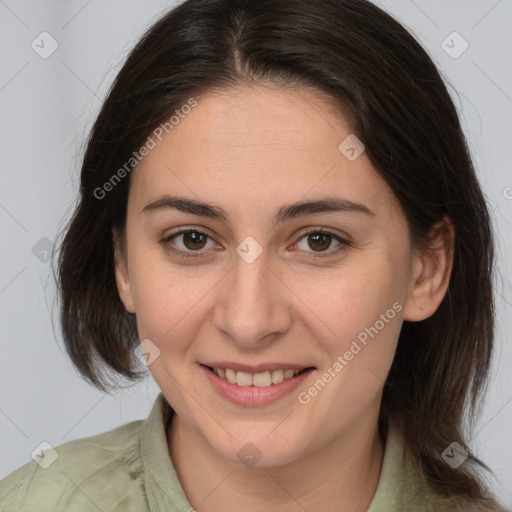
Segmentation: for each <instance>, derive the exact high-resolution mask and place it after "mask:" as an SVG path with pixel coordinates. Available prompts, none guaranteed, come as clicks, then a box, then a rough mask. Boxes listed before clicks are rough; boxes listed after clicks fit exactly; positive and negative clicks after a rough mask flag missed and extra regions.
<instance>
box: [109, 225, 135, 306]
mask: <svg viewBox="0 0 512 512" xmlns="http://www.w3.org/2000/svg"><path fill="white" fill-rule="evenodd" d="M112 238H113V244H114V262H115V263H114V269H115V278H116V285H117V291H118V293H119V298H120V299H121V301H122V302H123V304H124V307H125V308H126V310H127V311H128V312H129V313H135V305H134V302H133V294H132V285H131V280H130V274H129V272H128V261H127V260H128V259H127V254H126V247H125V244H124V242H123V240H122V235H120V234H119V233H118V232H117V231H115V230H113V232H112Z"/></svg>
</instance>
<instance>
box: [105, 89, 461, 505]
mask: <svg viewBox="0 0 512 512" xmlns="http://www.w3.org/2000/svg"><path fill="white" fill-rule="evenodd" d="M197 100H198V105H197V106H196V107H195V108H194V109H192V111H191V112H190V113H189V114H188V115H187V116H186V117H185V118H184V119H182V120H181V121H180V123H179V125H177V126H176V127H175V129H174V130H173V131H171V132H169V133H168V134H166V135H165V136H164V137H163V139H162V141H161V142H159V143H158V145H157V146H156V147H155V148H154V149H152V150H151V151H150V153H149V154H148V155H147V156H146V157H145V158H144V160H143V161H142V162H141V163H140V164H139V165H138V166H137V168H136V169H135V170H134V171H133V172H132V175H131V184H130V193H129V199H128V213H127V225H126V233H125V236H122V237H120V236H118V234H117V233H115V240H116V281H117V286H118V290H119V295H120V298H121V300H122V301H123V303H124V305H125V307H126V309H127V310H128V311H130V312H132V313H136V315H137V322H138V329H139V336H140V339H141V340H144V339H149V340H151V342H152V343H154V344H155V345H156V346H157V347H158V349H159V350H160V354H159V356H158V357H157V358H156V359H155V360H154V361H153V362H152V363H151V364H150V365H149V370H150V372H151V374H152V375H153V377H154V379H155V381H156V382H157V384H158V385H159V387H160V388H161V390H162V392H163V394H164V396H165V398H166V399H167V401H168V402H169V403H170V404H171V406H172V407H173V409H174V411H175V413H176V414H175V415H174V416H173V419H172V422H171V424H170V425H169V428H168V432H167V434H168V443H169V453H170V455H171V457H172V460H173V463H174V466H175V467H176V470H177V473H178V476H179V478H180V481H181V483H182V485H183V488H184V490H185V493H186V495H187V497H188V498H189V500H190V502H191V504H192V505H193V506H194V508H196V509H197V510H199V511H201V512H204V511H206V512H216V511H221V510H222V511H223V512H231V511H235V510H236V511H239V510H240V509H241V508H242V507H243V509H244V510H246V511H248V512H252V511H258V512H260V511H261V510H269V511H278V510H279V511H290V512H294V511H302V510H304V509H306V510H322V511H335V510H336V511H338V510H340V503H343V504H344V506H345V507H346V508H344V510H350V511H354V512H358V511H366V510H367V509H368V507H369V505H370V503H371V501H372V498H373V496H374V494H375V491H376V488H377V484H378V481H379V476H380V471H381V465H382V459H383V453H384V442H383V440H381V439H380V436H379V434H378V431H377V420H378V414H379V407H380V402H381V397H382V390H383V385H384V381H385V379H386V376H387V373H388V371H389V369H390V367H391V363H392V359H393V355H394V352H395V349H396V343H397V339H398V335H399V332H400V328H401V325H402V322H403V320H410V321H420V320H422V319H424V318H427V317H428V316H430V315H431V314H432V313H434V311H435V310H436V309H437V307H438V306H439V304H440V302H441V300H442V298H443V297H444V294H445V293H446V289H447V285H448V280H449V273H450V271H451V248H452V247H453V229H452V227H451V224H450V223H449V222H447V223H444V224H439V225H436V226H434V227H433V230H432V239H433V246H432V248H430V249H429V250H428V251H427V250H419V249H415V248H413V247H412V245H411V241H410V237H409V232H408V227H407V222H406V219H405V216H404V214H403V211H402V209H401V207H400V205H399V203H398V202H397V200H396V197H395V196H394V194H393V193H392V191H391V189H390V188H389V186H388V185H387V183H386V182H385V181H384V180H383V178H381V176H380V175H379V174H378V173H377V171H376V170H375V169H374V167H373V166H372V164H371V162H370V160H369V158H368V156H367V154H366V153H365V152H363V153H362V154H361V155H360V156H359V157H358V158H357V159H356V160H355V161H350V160H348V159H347V158H346V157H345V156H344V155H343V154H342V153H341V152H340V151H339V150H338V146H339V144H340V143H341V142H342V141H343V140H344V139H345V138H346V137H347V136H348V135H350V134H351V133H353V131H352V129H351V127H350V125H349V124H348V122H347V121H346V117H345V116H343V115H342V113H341V112H340V111H339V110H335V109H334V108H333V107H332V106H329V103H328V101H326V98H325V97H322V96H321V95H320V94H319V93H315V92H314V91H307V90H305V89H301V90H293V91H292V90H286V91H284V90H281V89H278V88H276V87H270V86H263V85H259V86H257V87H252V88H248V87H245V86H244V87H242V86H241V87H239V88H236V89H229V90H220V91H216V92H213V91H210V92H209V93H207V94H205V95H204V96H201V97H198V98H197ZM164 195H173V196H181V197H187V198H190V199H195V200H200V201H203V202H207V203H210V204H214V205H217V206H220V207H222V208H223V209H224V210H226V211H227V212H228V214H229V220H228V221H227V222H226V221H222V220H217V219H210V218H206V217H202V216H198V215H192V214H189V213H183V212H179V211H176V210H173V209H162V210H158V211H153V212H152V213H142V210H143V208H144V207H145V206H146V205H147V204H149V203H151V202H152V201H155V200H157V199H160V198H162V197H163V196H164ZM325 196H331V197H332V196H336V197H343V198H345V199H348V200H351V201H354V202H358V203H362V204H364V205H365V206H366V207H367V208H369V209H371V211H372V212H373V213H374V215H366V214H364V213H360V212H334V213H333V212H324V213H316V214H310V215H305V216H301V217H298V218H294V219H291V220H288V221H285V222H282V223H280V224H273V221H272V215H273V213H274V212H275V211H276V210H277V209H278V208H280V207H282V206H283V205H286V204H290V203H294V202H296V201H301V200H302V201H304V200H315V199H319V198H322V197H325ZM314 227H318V228H321V229H322V230H324V233H325V230H327V232H331V233H334V234H336V235H338V236H340V237H341V238H344V239H346V240H348V241H349V244H348V245H345V244H343V245H341V244H340V243H339V242H337V241H336V239H334V238H332V239H329V238H327V241H326V242H325V244H324V245H322V242H323V241H322V240H320V241H319V242H318V241H317V245H315V240H312V241H311V240H310V242H309V243H308V237H307V236H305V235H304V232H305V231H306V230H307V229H308V228H314ZM184 228H195V229H196V231H201V232H202V233H205V234H206V235H208V236H209V237H210V238H206V239H200V242H201V243H198V242H197V239H196V240H195V241H192V242H191V241H190V239H189V238H187V236H183V235H178V236H177V237H175V238H173V239H171V240H170V241H167V242H166V245H165V244H162V243H160V240H161V239H162V238H163V237H164V236H170V235H172V234H173V233H175V232H177V231H179V230H180V229H184ZM248 236H251V237H253V238H254V239H255V240H256V241H257V242H258V244H259V245H260V247H261V248H262V250H263V252H262V254H261V255H260V256H259V257H258V258H256V259H255V260H254V261H253V262H252V263H247V262H246V261H244V260H243V259H242V258H241V257H240V256H239V255H238V254H237V252H236V248H237V246H238V245H239V244H240V243H241V242H242V241H243V240H244V239H245V238H246V237H248ZM194 242H195V243H196V245H194ZM329 242H330V243H329ZM173 244H174V245H173ZM318 244H320V248H319V245H318ZM169 246H171V247H174V248H175V249H177V250H182V251H188V252H189V253H190V252H193V251H194V248H196V247H197V248H198V249H199V251H200V252H201V251H202V254H203V256H202V257H197V258H180V257H179V256H177V255H174V254H173V253H171V252H170V251H169V249H168V247H169ZM198 249H196V251H197V250H198ZM315 249H316V251H315ZM319 249H320V250H319ZM321 251H323V252H321ZM315 254H316V255H318V254H320V256H322V255H324V257H318V258H315V259H313V258H308V256H314V255H315ZM394 303H398V304H399V305H400V306H402V308H401V311H400V312H398V313H397V314H396V316H395V317H394V318H393V319H392V320H389V322H387V323H386V324H385V327H384V328H382V329H381V330H380V331H379V333H378V335H376V336H375V337H374V338H373V339H370V340H369V342H368V344H367V346H366V347H364V348H363V349H362V350H361V351H360V352H359V353H358V354H357V355H355V356H354V358H353V359H352V360H351V361H349V362H348V364H347V365H346V366H345V367H344V368H343V370H342V371H341V372H339V373H337V374H336V377H335V378H333V379H332V380H331V382H329V383H328V384H327V385H326V386H325V388H323V389H322V390H321V392H319V393H318V394H317V395H316V396H314V397H312V398H311V400H310V402H309V403H308V404H306V405H304V404H301V403H299V401H298V399H297V395H298V393H299V392H301V391H307V390H308V388H310V387H311V386H312V385H313V384H314V382H316V381H317V380H318V379H319V378H320V377H321V375H322V374H323V373H324V372H326V371H327V370H328V368H330V367H332V365H333V363H334V362H335V361H336V360H337V357H338V356H340V355H343V354H344V353H345V352H346V351H347V350H348V349H349V348H350V345H351V343H352V341H353V340H355V339H356V337H357V335H358V334H359V333H361V332H362V331H364V329H365V328H368V327H370V326H374V325H375V323H376V321H377V320H379V318H381V316H380V315H382V314H385V312H386V311H387V310H388V309H390V308H391V307H392V305H393V304H394ZM212 360H228V361H236V362H239V363H245V364H249V365H256V364H258V363H267V362H288V363H295V364H300V365H302V366H313V367H315V371H314V372H313V373H312V374H311V375H310V376H309V377H308V378H307V380H306V381H305V382H304V383H303V384H301V386H300V388H299V389H297V390H296V391H292V392H291V393H289V394H288V395H286V396H284V397H282V398H280V399H279V400H278V401H277V402H275V403H272V404H268V405H265V406H262V407H243V406H240V405H236V404H233V403H231V402H228V401H227V400H226V399H224V398H223V397H221V396H219V395H218V394H217V393H216V391H215V390H214V389H213V388H212V387H211V385H210V384H209V382H208V380H207V379H206V378H205V376H204V374H203V372H202V371H201V370H200V367H199V363H200V362H202V361H203V362H204V361H212ZM384 441H385V440H384ZM248 442H251V443H253V444H254V445H255V446H256V448H257V450H258V452H259V454H260V455H261V458H260V459H259V461H258V462H257V463H256V464H255V465H254V466H253V467H246V466H244V465H243V464H242V463H241V462H240V460H239V459H238V457H237V452H238V451H239V450H240V449H241V448H242V447H244V446H245V445H246V443H248Z"/></svg>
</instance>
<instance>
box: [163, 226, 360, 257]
mask: <svg viewBox="0 0 512 512" xmlns="http://www.w3.org/2000/svg"><path fill="white" fill-rule="evenodd" d="M187 233H197V234H199V235H204V236H206V237H208V238H210V239H212V237H210V236H209V235H208V234H207V233H204V232H202V231H200V230H198V229H191V228H189V229H183V230H181V231H177V232H176V233H172V234H171V235H169V236H166V237H163V238H162V239H161V240H160V243H161V244H162V246H164V247H165V249H166V250H168V251H171V252H172V253H174V254H176V255H178V256H179V257H181V258H201V257H205V256H204V255H203V254H201V251H200V250H198V251H182V250H179V249H175V248H173V247H172V244H170V241H171V240H172V239H173V238H175V237H177V236H179V235H183V234H187ZM315 234H322V235H329V236H331V237H332V238H334V239H335V240H336V241H338V242H340V245H339V246H338V247H336V248H335V249H332V250H330V251H318V252H317V253H316V254H315V253H313V254H312V255H310V256H305V258H311V259H317V258H327V257H330V256H332V255H333V254H334V253H338V252H340V251H342V250H343V249H345V248H346V247H349V246H350V245H351V244H350V242H348V241H347V240H345V239H344V238H341V237H340V236H339V235H337V234H336V233H333V232H332V231H329V230H325V229H321V228H311V229H309V230H307V231H305V232H304V233H302V234H301V236H300V237H299V239H298V241H297V242H299V241H300V240H302V239H303V238H304V237H306V236H308V235H315ZM297 242H296V243H297ZM294 245H295V244H294ZM306 252H310V251H306Z"/></svg>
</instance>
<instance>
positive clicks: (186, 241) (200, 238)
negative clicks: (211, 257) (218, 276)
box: [160, 229, 215, 257]
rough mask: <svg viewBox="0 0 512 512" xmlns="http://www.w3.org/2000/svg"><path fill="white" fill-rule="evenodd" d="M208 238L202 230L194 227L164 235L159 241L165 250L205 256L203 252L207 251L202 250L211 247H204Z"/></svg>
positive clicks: (187, 255) (182, 254) (189, 255)
mask: <svg viewBox="0 0 512 512" xmlns="http://www.w3.org/2000/svg"><path fill="white" fill-rule="evenodd" d="M180 238H181V241H180ZM208 240H211V237H210V236H208V235H207V234H206V233H203V232H202V231H198V230H196V229H184V230H182V231H178V232H177V233H173V234H172V235H169V236H167V237H164V238H163V239H162V240H161V241H160V243H161V244H162V245H163V246H164V247H165V249H166V250H169V251H170V252H173V253H175V254H178V255H179V256H183V257H195V256H205V254H204V253H205V252H207V251H203V250H204V249H211V248H212V247H213V246H211V247H206V244H207V243H208ZM212 242H213V240H212ZM214 245H215V244H214Z"/></svg>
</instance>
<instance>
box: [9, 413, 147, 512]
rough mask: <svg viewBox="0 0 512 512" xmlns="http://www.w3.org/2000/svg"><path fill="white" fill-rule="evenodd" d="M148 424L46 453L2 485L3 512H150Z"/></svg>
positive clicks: (139, 423)
mask: <svg viewBox="0 0 512 512" xmlns="http://www.w3.org/2000/svg"><path fill="white" fill-rule="evenodd" d="M143 423H144V422H143V421H142V420H139V421H134V422H131V423H127V424H125V425H122V426H121V427H118V428H116V429H113V430H110V431H108V432H104V433H102V434H98V435H95V436H91V437H85V438H82V439H77V440H75V441H70V442H68V443H65V444H62V445H60V446H56V447H54V448H53V449H49V450H46V451H44V452H43V451H42V452H41V456H40V457H36V458H37V461H34V460H32V461H30V462H29V463H27V464H25V465H24V466H21V467H20V468H18V469H17V470H15V471H14V472H12V473H11V474H10V475H8V476H7V477H6V478H4V479H3V480H2V481H0V512H7V511H9V512H10V511H14V510H15V511H17V512H25V511H27V512H29V511H34V510H37V511H38V512H46V511H48V512H50V511H51V512H55V511H60V510H62V511H64V510H73V511H77V512H79V511H82V510H83V511H86V510H87V511H88V510H96V509H100V510H102V511H104V512H107V511H115V510H119V511H121V510H123V511H127V512H131V511H136V510H137V511H140V510H145V503H146V501H145V497H144V491H143V489H144V487H143V484H142V475H143V468H142V459H141V456H140V436H141V431H142V425H143ZM70 507H72V508H70Z"/></svg>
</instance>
